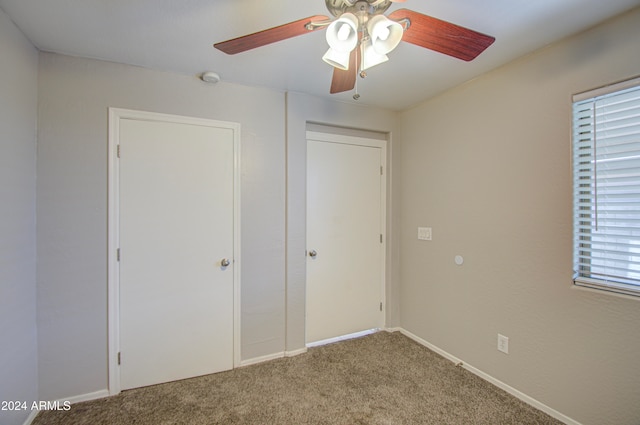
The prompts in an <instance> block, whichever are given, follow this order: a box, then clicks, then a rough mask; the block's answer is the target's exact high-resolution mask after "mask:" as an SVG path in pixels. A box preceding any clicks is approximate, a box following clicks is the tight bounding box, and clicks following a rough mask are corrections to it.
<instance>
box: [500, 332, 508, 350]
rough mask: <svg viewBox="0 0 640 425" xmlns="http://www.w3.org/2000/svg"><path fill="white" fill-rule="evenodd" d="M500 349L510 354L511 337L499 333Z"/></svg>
mask: <svg viewBox="0 0 640 425" xmlns="http://www.w3.org/2000/svg"><path fill="white" fill-rule="evenodd" d="M498 351H502V352H503V353H505V354H509V338H508V337H506V336H504V335H500V334H498Z"/></svg>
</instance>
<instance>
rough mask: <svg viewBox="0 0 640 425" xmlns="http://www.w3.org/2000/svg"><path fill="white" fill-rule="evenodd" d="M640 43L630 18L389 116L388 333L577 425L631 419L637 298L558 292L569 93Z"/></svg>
mask: <svg viewBox="0 0 640 425" xmlns="http://www.w3.org/2000/svg"><path fill="white" fill-rule="evenodd" d="M639 40H640V9H636V10H635V11H633V12H631V13H628V14H626V15H623V16H621V17H619V18H618V19H615V20H613V21H609V22H606V23H605V24H603V25H600V26H598V27H596V28H594V29H592V30H590V31H588V32H586V33H583V34H580V35H578V36H576V37H573V38H571V39H568V40H566V41H563V42H561V43H559V44H555V45H553V46H551V47H548V48H546V49H544V50H542V51H539V52H537V53H535V54H532V55H529V56H527V57H525V58H523V59H521V60H519V61H516V62H514V63H512V64H509V65H507V66H504V67H502V68H500V69H498V70H495V71H493V72H491V73H489V74H486V75H484V76H482V77H480V78H478V79H476V80H474V81H472V82H469V83H467V84H465V85H463V86H461V87H458V88H456V89H454V90H451V91H449V92H446V93H444V94H443V95H441V96H439V97H437V98H434V99H432V100H430V101H427V102H425V103H423V104H421V105H419V106H417V107H415V108H413V109H411V110H408V111H405V112H404V113H402V114H401V128H402V135H401V137H402V145H403V148H402V157H401V161H400V163H401V168H400V170H399V172H400V176H401V181H402V185H401V187H402V192H401V204H400V205H401V219H400V222H401V246H400V250H401V253H402V256H401V261H400V266H401V281H402V286H401V305H400V311H401V324H402V326H403V327H404V328H406V329H407V330H409V331H410V332H412V333H414V334H416V335H417V336H419V337H421V338H423V339H425V340H427V341H428V342H430V343H432V344H434V345H435V346H437V347H439V348H441V349H443V350H445V351H446V352H448V353H450V354H452V355H454V356H456V357H458V358H460V359H462V360H463V361H464V362H466V363H468V364H470V365H471V366H473V367H476V368H478V369H480V370H481V371H484V372H486V373H488V374H489V375H491V376H493V377H495V378H497V379H498V380H500V381H502V382H504V383H506V384H508V385H510V386H512V387H514V388H515V389H517V390H519V391H522V392H523V393H525V394H527V395H529V396H531V397H533V398H534V399H536V400H538V401H540V402H542V403H544V404H546V405H547V406H549V407H550V408H552V409H555V410H556V411H558V412H560V413H561V414H564V415H566V416H568V417H570V418H573V419H574V420H576V421H578V422H581V423H583V424H585V425H587V424H590V425H603V424H611V425H613V424H616V425H624V424H628V425H631V424H637V423H638V421H639V420H640V403H638V400H640V367H639V366H638V354H639V353H640V331H639V330H638V329H639V328H638V326H639V324H640V300H638V299H631V298H625V297H619V296H615V295H608V294H603V293H599V292H592V291H588V290H583V289H576V288H573V287H572V282H571V278H572V253H571V248H572V242H571V232H572V213H571V198H572V186H571V168H570V167H571V166H570V130H571V127H570V126H571V95H572V94H573V93H577V92H581V91H585V90H588V89H591V88H595V87H598V86H602V85H605V84H609V83H612V82H615V81H618V80H621V79H626V78H630V77H633V76H636V75H638V74H640V44H639ZM418 226H430V227H432V228H433V241H431V242H423V241H418V240H417V237H416V234H417V227H418ZM455 255H462V256H463V257H464V264H463V265H462V266H456V265H455V263H454V256H455ZM498 333H502V334H504V335H506V336H508V337H509V338H510V353H509V355H505V354H502V353H500V352H498V351H497V349H496V345H497V342H496V339H497V334H498Z"/></svg>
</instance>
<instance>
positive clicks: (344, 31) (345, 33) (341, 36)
mask: <svg viewBox="0 0 640 425" xmlns="http://www.w3.org/2000/svg"><path fill="white" fill-rule="evenodd" d="M349 34H351V27H350V26H349V25H347V24H343V25H342V26H341V27H340V29H339V30H338V40H340V41H345V40H346V39H348V38H349ZM388 36H389V30H387V37H388Z"/></svg>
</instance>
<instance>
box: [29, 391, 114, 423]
mask: <svg viewBox="0 0 640 425" xmlns="http://www.w3.org/2000/svg"><path fill="white" fill-rule="evenodd" d="M105 397H109V390H100V391H95V392H92V393H87V394H81V395H77V396H73V397H68V398H62V399H60V400H56V401H55V402H54V403H56V404H58V405H60V406H64V405H66V404H71V405H74V404H76V403H82V402H83V401H91V400H97V399H99V398H105ZM38 413H40V411H39V410H32V411H31V413H30V414H29V416H28V417H27V419H26V420H25V421H24V424H23V425H31V422H33V420H34V419H35V418H36V416H38Z"/></svg>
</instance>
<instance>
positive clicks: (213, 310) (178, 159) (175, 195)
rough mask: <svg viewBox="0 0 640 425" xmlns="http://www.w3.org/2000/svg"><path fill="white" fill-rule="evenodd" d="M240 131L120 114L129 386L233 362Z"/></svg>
mask: <svg viewBox="0 0 640 425" xmlns="http://www.w3.org/2000/svg"><path fill="white" fill-rule="evenodd" d="M233 131H234V130H233V129H230V128H217V127H212V126H207V125H193V124H185V123H178V122H162V121H145V120H135V119H121V120H120V132H119V143H120V146H119V149H120V161H119V237H120V276H119V278H120V287H119V290H120V292H119V293H120V304H119V306H120V333H119V335H120V355H121V357H120V361H121V365H120V384H121V389H123V390H124V389H129V388H135V387H142V386H147V385H153V384H158V383H162V382H168V381H174V380H179V379H184V378H189V377H194V376H200V375H205V374H209V373H214V372H219V371H222V370H228V369H232V368H233V358H234V357H233V348H234V345H233V338H234V333H233V330H234V327H233V318H234V311H233V308H234V281H233V267H234V263H233V253H234V247H233V243H234V222H233V220H234V133H233ZM223 259H228V260H229V265H228V266H226V267H225V266H224V265H223V261H224V260H223ZM225 263H226V261H225Z"/></svg>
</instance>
